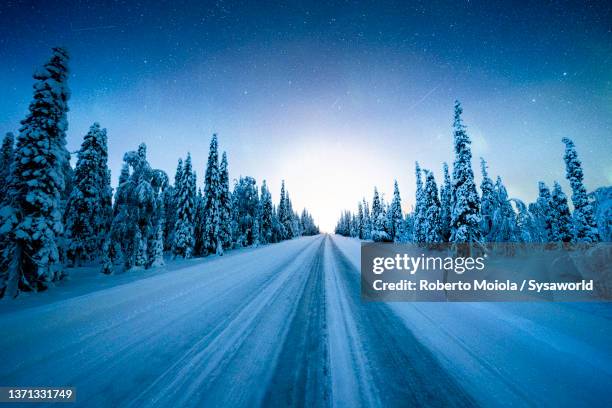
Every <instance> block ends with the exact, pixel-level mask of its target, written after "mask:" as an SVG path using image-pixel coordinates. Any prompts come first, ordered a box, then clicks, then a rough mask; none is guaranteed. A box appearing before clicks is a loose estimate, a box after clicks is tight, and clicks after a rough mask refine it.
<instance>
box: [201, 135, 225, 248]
mask: <svg viewBox="0 0 612 408" xmlns="http://www.w3.org/2000/svg"><path fill="white" fill-rule="evenodd" d="M220 183H221V180H220V177H219V152H218V147H217V134H213V136H212V139H211V141H210V149H209V152H208V162H207V164H206V174H205V176H204V214H205V218H204V249H205V251H206V252H207V253H208V254H214V253H217V254H219V255H222V254H223V245H222V240H221V209H220V207H221V203H220V193H221V185H220Z"/></svg>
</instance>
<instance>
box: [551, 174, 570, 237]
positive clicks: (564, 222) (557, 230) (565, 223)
mask: <svg viewBox="0 0 612 408" xmlns="http://www.w3.org/2000/svg"><path fill="white" fill-rule="evenodd" d="M551 220H552V222H551V235H550V238H551V241H552V242H571V240H572V217H571V214H570V209H569V206H568V205H567V197H566V195H565V193H564V192H563V190H562V189H561V185H560V184H559V183H557V182H556V181H555V185H554V187H553V192H552V197H551Z"/></svg>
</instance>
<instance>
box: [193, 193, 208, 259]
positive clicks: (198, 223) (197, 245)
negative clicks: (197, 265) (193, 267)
mask: <svg viewBox="0 0 612 408" xmlns="http://www.w3.org/2000/svg"><path fill="white" fill-rule="evenodd" d="M205 218H206V214H205V213H204V196H203V195H202V190H200V189H198V193H197V194H196V197H195V215H194V218H193V242H194V244H193V254H194V255H195V256H201V255H204V252H205V251H204V220H205Z"/></svg>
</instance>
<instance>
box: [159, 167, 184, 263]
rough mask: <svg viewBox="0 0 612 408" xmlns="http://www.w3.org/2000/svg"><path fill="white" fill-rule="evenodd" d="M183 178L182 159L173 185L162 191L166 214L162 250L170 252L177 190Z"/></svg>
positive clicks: (174, 222) (174, 224)
mask: <svg viewBox="0 0 612 408" xmlns="http://www.w3.org/2000/svg"><path fill="white" fill-rule="evenodd" d="M182 176H183V159H182V158H179V159H178V164H177V166H176V173H174V185H173V186H169V187H168V188H167V189H165V190H164V193H163V199H164V209H165V212H166V222H165V226H164V250H166V251H171V250H172V247H173V246H174V227H175V226H176V216H177V208H176V203H177V200H178V190H179V187H180V183H181V181H180V179H181V177H182Z"/></svg>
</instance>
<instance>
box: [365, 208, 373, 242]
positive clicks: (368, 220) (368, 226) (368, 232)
mask: <svg viewBox="0 0 612 408" xmlns="http://www.w3.org/2000/svg"><path fill="white" fill-rule="evenodd" d="M363 239H372V217H371V215H370V205H369V204H368V202H367V201H366V199H365V198H364V199H363Z"/></svg>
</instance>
